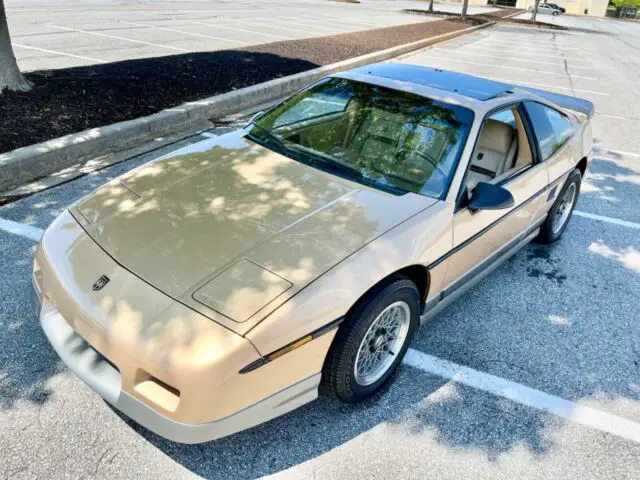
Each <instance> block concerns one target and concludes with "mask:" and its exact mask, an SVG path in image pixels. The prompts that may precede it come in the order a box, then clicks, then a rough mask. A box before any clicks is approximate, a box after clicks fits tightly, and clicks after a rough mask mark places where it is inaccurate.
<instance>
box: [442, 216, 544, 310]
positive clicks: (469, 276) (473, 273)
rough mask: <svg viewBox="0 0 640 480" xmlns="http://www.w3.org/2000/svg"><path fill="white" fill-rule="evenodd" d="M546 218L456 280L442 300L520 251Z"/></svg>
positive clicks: (443, 292)
mask: <svg viewBox="0 0 640 480" xmlns="http://www.w3.org/2000/svg"><path fill="white" fill-rule="evenodd" d="M546 218H547V215H544V216H543V217H541V218H539V219H538V220H536V221H535V223H534V224H533V225H531V226H530V227H529V228H527V230H525V231H524V232H523V233H520V234H519V235H517V236H516V237H515V238H513V239H511V240H509V242H507V243H506V244H505V246H504V247H503V248H501V249H500V250H498V251H497V252H495V253H494V254H493V255H491V256H489V257H487V258H486V260H485V261H484V262H482V263H479V264H478V265H476V266H475V267H474V268H472V269H471V270H469V271H468V272H466V273H465V274H463V275H462V276H461V277H460V278H458V279H457V280H455V281H454V282H453V283H452V284H451V285H449V286H448V287H446V288H445V289H444V290H442V292H441V293H440V300H444V299H445V298H446V297H448V296H449V295H451V294H452V293H454V292H455V291H456V290H458V289H459V288H461V287H463V286H464V285H465V284H466V283H468V282H470V281H471V280H473V279H474V278H476V277H477V276H478V275H480V274H481V273H482V272H484V271H485V270H486V269H488V268H490V267H491V266H492V265H493V264H495V263H496V262H497V261H498V260H500V259H501V258H502V257H503V256H504V255H508V254H509V253H511V252H513V251H514V250H517V249H519V248H520V247H521V246H522V242H523V241H524V239H526V238H527V237H528V236H529V235H531V234H532V233H534V232H535V231H536V230H537V229H538V228H540V225H542V224H543V223H544V221H545V220H546Z"/></svg>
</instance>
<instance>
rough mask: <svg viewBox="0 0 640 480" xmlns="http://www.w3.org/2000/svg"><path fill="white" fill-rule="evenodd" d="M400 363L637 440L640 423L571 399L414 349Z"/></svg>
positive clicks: (581, 423)
mask: <svg viewBox="0 0 640 480" xmlns="http://www.w3.org/2000/svg"><path fill="white" fill-rule="evenodd" d="M403 363H404V364H405V365H409V366H411V367H413V368H417V369H419V370H422V371H423V372H426V373H430V374H432V375H436V376H438V377H441V378H444V379H447V380H452V381H454V382H456V383H460V384H462V385H467V386H469V387H473V388H475V389H477V390H482V391H483V392H487V393H491V394H492V395H496V396H499V397H502V398H506V399H507V400H511V401H512V402H516V403H519V404H521V405H526V406H528V407H531V408H535V409H536V410H541V411H543V412H548V413H552V414H554V415H556V416H558V417H561V418H564V419H567V420H570V421H572V422H574V423H578V424H580V425H584V426H587V427H591V428H594V429H596V430H600V431H602V432H607V433H611V434H613V435H617V436H619V437H622V438H625V439H627V440H631V441H633V442H638V443H640V423H636V422H633V421H631V420H627V419H626V418H622V417H618V416H616V415H612V414H610V413H605V412H602V411H600V410H596V409H595V408H591V407H587V406H585V405H581V404H579V403H576V402H571V401H569V400H565V399H564V398H561V397H556V396H555V395H550V394H548V393H545V392H543V391H541V390H536V389H534V388H530V387H527V386H526V385H522V384H520V383H516V382H512V381H510V380H506V379H504V378H500V377H496V376H495V375H491V374H489V373H484V372H480V371H478V370H474V369H473V368H469V367H465V366H462V365H458V364H456V363H453V362H449V361H447V360H442V359H440V358H437V357H434V356H431V355H428V354H426V353H423V352H420V351H418V350H415V349H413V348H410V349H409V350H408V351H407V355H406V356H405V357H404V360H403Z"/></svg>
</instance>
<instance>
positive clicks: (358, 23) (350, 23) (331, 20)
mask: <svg viewBox="0 0 640 480" xmlns="http://www.w3.org/2000/svg"><path fill="white" fill-rule="evenodd" d="M320 15H321V16H319V17H317V18H313V17H311V18H310V17H309V16H308V15H304V16H300V17H298V18H296V17H285V16H280V17H279V18H288V19H290V20H296V21H297V20H307V21H311V22H318V20H325V19H326V20H327V22H328V23H338V24H343V25H345V26H350V27H352V26H354V25H355V26H358V27H375V28H380V24H375V23H368V22H362V21H360V20H355V21H350V20H344V19H339V18H338V17H331V16H330V15H325V14H324V13H322V14H320Z"/></svg>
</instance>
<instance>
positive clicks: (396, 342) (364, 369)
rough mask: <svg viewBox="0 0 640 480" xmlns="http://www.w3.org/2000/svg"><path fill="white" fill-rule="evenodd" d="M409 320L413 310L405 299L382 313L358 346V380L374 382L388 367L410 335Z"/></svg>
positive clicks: (362, 383)
mask: <svg viewBox="0 0 640 480" xmlns="http://www.w3.org/2000/svg"><path fill="white" fill-rule="evenodd" d="M410 322H411V310H410V309H409V305H407V303H406V302H395V303H392V304H391V305H389V306H388V307H387V308H385V309H384V310H383V311H382V312H380V314H379V315H378V316H377V317H376V319H375V320H374V321H373V322H372V323H371V325H370V326H369V329H368V330H367V332H366V333H365V335H364V338H363V339H362V342H361V343H360V347H359V348H358V354H357V356H356V363H355V377H356V382H358V383H359V384H360V385H362V386H366V385H371V384H372V383H374V382H376V381H378V380H379V379H380V378H381V377H382V376H383V375H384V374H385V373H386V372H387V371H388V370H389V368H390V367H391V365H392V364H393V362H394V360H395V359H396V355H397V354H398V352H399V351H400V350H401V349H402V345H403V344H404V342H405V340H406V338H407V334H408V333H409V325H410Z"/></svg>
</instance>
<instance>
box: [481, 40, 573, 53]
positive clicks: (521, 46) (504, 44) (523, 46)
mask: <svg viewBox="0 0 640 480" xmlns="http://www.w3.org/2000/svg"><path fill="white" fill-rule="evenodd" d="M482 43H483V45H495V46H496V47H503V48H504V47H507V46H508V47H509V48H515V49H517V50H518V51H519V52H520V51H525V52H526V51H529V50H531V51H533V52H549V51H551V50H552V48H550V47H548V48H536V47H531V46H530V45H531V44H530V43H513V42H510V41H509V40H504V41H494V40H482ZM562 50H576V51H582V50H581V49H580V48H574V47H565V46H564V45H563V46H562ZM558 52H560V51H559V50H558Z"/></svg>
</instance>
